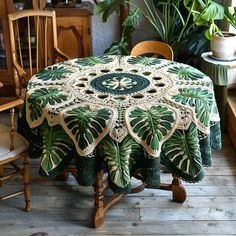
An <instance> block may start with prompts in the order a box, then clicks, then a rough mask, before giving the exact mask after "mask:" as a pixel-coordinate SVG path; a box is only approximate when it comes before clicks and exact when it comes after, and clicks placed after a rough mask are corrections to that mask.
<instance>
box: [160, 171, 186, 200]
mask: <svg viewBox="0 0 236 236" xmlns="http://www.w3.org/2000/svg"><path fill="white" fill-rule="evenodd" d="M160 189H163V190H167V191H172V197H173V201H174V202H179V203H183V202H184V201H185V200H186V198H187V193H186V190H185V188H184V186H183V185H182V183H181V180H180V179H179V177H177V176H174V175H173V180H172V183H171V184H166V183H161V185H160Z"/></svg>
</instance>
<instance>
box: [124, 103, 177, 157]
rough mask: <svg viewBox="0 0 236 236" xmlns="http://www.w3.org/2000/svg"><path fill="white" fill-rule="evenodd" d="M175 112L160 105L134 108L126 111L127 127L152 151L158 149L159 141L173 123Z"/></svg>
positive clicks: (139, 141)
mask: <svg viewBox="0 0 236 236" xmlns="http://www.w3.org/2000/svg"><path fill="white" fill-rule="evenodd" d="M174 121H175V114H174V112H173V111H172V110H170V109H168V108H167V107H163V106H161V105H158V106H152V107H151V108H150V109H149V110H143V109H141V108H134V109H132V110H131V111H129V112H128V120H127V121H126V122H127V124H128V126H129V127H128V128H129V131H130V134H131V136H132V137H134V138H135V140H136V141H137V142H138V143H140V144H141V145H143V146H144V147H146V148H147V149H149V148H150V149H151V152H152V153H156V154H157V152H158V151H159V148H160V142H162V141H163V139H164V137H165V136H167V135H168V134H169V133H170V132H171V130H172V128H173V125H174Z"/></svg>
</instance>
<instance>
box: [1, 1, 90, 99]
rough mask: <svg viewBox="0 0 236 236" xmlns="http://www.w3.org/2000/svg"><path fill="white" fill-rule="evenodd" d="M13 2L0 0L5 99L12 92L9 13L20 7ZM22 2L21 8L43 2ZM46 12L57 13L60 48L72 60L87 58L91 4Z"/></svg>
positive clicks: (13, 91)
mask: <svg viewBox="0 0 236 236" xmlns="http://www.w3.org/2000/svg"><path fill="white" fill-rule="evenodd" d="M15 2H17V1H13V0H0V81H2V83H3V84H4V87H3V88H1V89H0V96H4V97H7V96H13V95H14V93H15V89H14V77H13V67H12V64H11V49H10V44H9V41H10V40H9V29H8V27H9V26H8V14H9V13H11V12H13V11H15V10H19V5H16V4H14V3H15ZM21 2H24V6H23V8H24V9H32V8H36V9H38V8H42V0H38V1H36V0H32V1H29V0H25V1H24V0H22V1H21ZM37 2H38V3H37ZM40 4H41V5H40ZM16 8H18V9H16ZM48 9H51V10H55V11H56V17H57V30H58V45H59V48H60V49H61V50H62V51H63V52H65V53H66V54H67V55H68V56H70V57H71V58H76V57H85V56H90V55H91V54H92V51H91V44H92V43H91V41H92V39H91V34H90V32H91V29H90V27H91V14H92V4H90V3H84V5H83V6H81V7H80V8H75V7H74V8H69V7H67V8H66V7H65V8H57V7H55V8H48Z"/></svg>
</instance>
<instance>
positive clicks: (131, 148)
mask: <svg viewBox="0 0 236 236" xmlns="http://www.w3.org/2000/svg"><path fill="white" fill-rule="evenodd" d="M137 149H140V146H139V145H138V144H137V143H136V142H135V141H134V140H133V139H132V138H131V137H130V136H126V138H125V139H124V140H123V141H122V143H116V142H114V141H113V140H112V139H111V138H110V137H109V136H107V137H106V138H105V139H103V140H102V141H101V143H100V144H99V145H98V152H99V156H102V157H103V158H104V160H105V161H106V162H107V165H108V169H109V177H110V180H111V181H112V182H113V183H114V184H116V185H117V186H119V187H121V188H124V187H126V186H127V185H128V184H129V183H130V169H129V167H130V156H132V155H134V154H133V152H135V150H137Z"/></svg>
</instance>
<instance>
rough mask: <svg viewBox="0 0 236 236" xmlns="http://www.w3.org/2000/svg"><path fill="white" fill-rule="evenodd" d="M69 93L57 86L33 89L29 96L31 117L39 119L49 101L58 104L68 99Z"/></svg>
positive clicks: (51, 103)
mask: <svg viewBox="0 0 236 236" xmlns="http://www.w3.org/2000/svg"><path fill="white" fill-rule="evenodd" d="M66 99H67V95H66V94H64V92H63V90H62V89H57V88H51V89H46V88H41V89H37V90H35V91H33V93H31V94H30V97H29V98H28V103H29V112H30V118H31V120H32V121H34V120H38V119H39V118H40V117H41V116H42V113H43V111H42V109H43V108H44V107H45V106H46V105H47V104H48V103H49V104H50V105H56V104H57V103H62V102H63V101H66Z"/></svg>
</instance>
